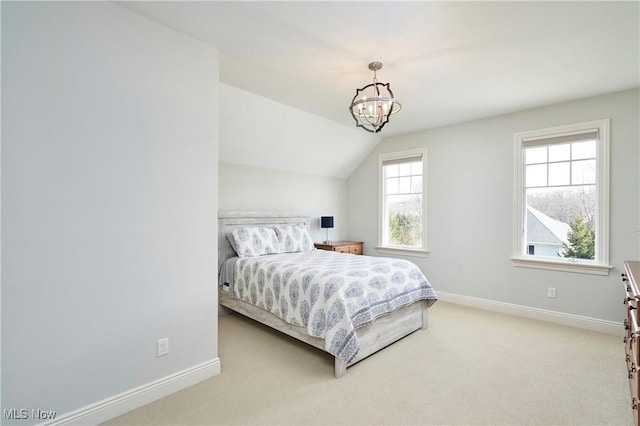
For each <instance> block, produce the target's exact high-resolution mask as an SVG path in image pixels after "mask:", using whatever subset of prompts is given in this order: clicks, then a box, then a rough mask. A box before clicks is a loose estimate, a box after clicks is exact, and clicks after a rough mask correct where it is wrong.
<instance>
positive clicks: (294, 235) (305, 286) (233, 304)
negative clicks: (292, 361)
mask: <svg viewBox="0 0 640 426" xmlns="http://www.w3.org/2000/svg"><path fill="white" fill-rule="evenodd" d="M309 225H310V218H309V217H308V216H305V215H303V214H300V213H297V212H277V211H274V212H264V211H220V212H219V213H218V233H219V235H218V244H219V245H218V250H219V256H218V268H219V285H220V291H219V299H218V300H219V304H220V305H221V306H223V307H225V308H227V309H229V310H231V311H234V312H237V313H240V314H242V315H245V316H247V317H249V318H251V319H253V320H256V321H258V322H260V323H262V324H265V325H267V326H269V327H272V328H274V329H276V330H278V331H280V332H282V333H285V334H287V335H289V336H291V337H294V338H296V339H298V340H301V341H303V342H305V343H308V344H310V345H312V346H314V347H316V348H319V349H321V350H323V351H326V352H328V353H330V354H331V355H332V356H334V358H335V362H334V365H335V376H336V377H342V376H343V375H344V374H345V373H346V369H347V367H349V366H351V365H353V364H355V363H357V362H359V361H361V360H362V359H364V358H366V357H367V356H369V355H371V354H373V353H375V352H377V351H379V350H380V349H382V348H384V347H386V346H388V345H390V344H391V343H393V342H395V341H397V340H399V339H401V338H403V337H405V336H407V335H408V334H410V333H413V332H414V331H416V330H420V329H426V328H427V309H428V308H429V307H430V306H431V305H432V304H433V303H434V302H435V301H436V300H437V297H436V294H435V292H434V291H433V288H432V287H431V285H430V284H429V283H428V281H427V279H426V278H425V277H424V275H423V274H422V272H421V271H420V270H419V269H418V267H417V266H415V265H414V264H413V263H411V262H408V261H405V260H402V259H391V258H380V257H372V256H359V255H352V254H343V253H335V252H329V251H323V250H315V248H314V247H313V242H312V241H311V239H310V235H309V232H308V230H309Z"/></svg>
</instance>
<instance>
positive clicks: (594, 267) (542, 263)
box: [511, 257, 613, 275]
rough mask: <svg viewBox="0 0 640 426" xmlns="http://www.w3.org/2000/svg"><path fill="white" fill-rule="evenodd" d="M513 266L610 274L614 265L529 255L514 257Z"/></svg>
mask: <svg viewBox="0 0 640 426" xmlns="http://www.w3.org/2000/svg"><path fill="white" fill-rule="evenodd" d="M511 260H512V261H513V266H515V267H518V268H533V269H546V270H549V271H562V272H576V273H579V274H590V275H609V271H610V270H611V269H612V268H613V266H609V265H600V264H594V263H580V262H577V261H570V260H568V261H564V262H563V261H555V260H546V259H534V258H527V257H512V258H511Z"/></svg>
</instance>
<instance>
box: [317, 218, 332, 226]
mask: <svg viewBox="0 0 640 426" xmlns="http://www.w3.org/2000/svg"><path fill="white" fill-rule="evenodd" d="M320 227H321V228H333V216H321V217H320Z"/></svg>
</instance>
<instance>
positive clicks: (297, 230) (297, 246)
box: [273, 225, 315, 253]
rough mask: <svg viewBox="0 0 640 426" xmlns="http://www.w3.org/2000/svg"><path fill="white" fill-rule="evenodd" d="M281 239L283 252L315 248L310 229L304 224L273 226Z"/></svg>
mask: <svg viewBox="0 0 640 426" xmlns="http://www.w3.org/2000/svg"><path fill="white" fill-rule="evenodd" d="M273 229H275V231H276V235H277V236H278V240H280V250H281V251H282V253H292V252H296V251H310V250H315V246H314V245H313V240H312V239H311V235H310V234H309V230H308V229H307V227H306V226H304V225H276V226H274V227H273Z"/></svg>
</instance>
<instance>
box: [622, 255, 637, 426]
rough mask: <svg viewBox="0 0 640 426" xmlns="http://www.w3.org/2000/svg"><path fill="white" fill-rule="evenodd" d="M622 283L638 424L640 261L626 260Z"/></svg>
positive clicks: (633, 408) (632, 401)
mask: <svg viewBox="0 0 640 426" xmlns="http://www.w3.org/2000/svg"><path fill="white" fill-rule="evenodd" d="M622 284H623V285H624V290H625V292H626V294H625V298H624V304H625V308H626V311H627V312H626V313H627V317H626V319H625V320H624V329H625V336H624V347H625V352H626V359H627V375H628V377H629V390H630V391H631V409H632V410H633V422H634V424H635V425H636V426H638V404H640V398H639V397H638V391H639V389H640V371H638V370H639V369H640V322H638V307H639V306H640V291H639V289H638V284H640V262H634V261H626V262H624V273H623V274H622Z"/></svg>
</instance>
